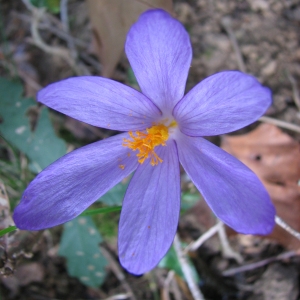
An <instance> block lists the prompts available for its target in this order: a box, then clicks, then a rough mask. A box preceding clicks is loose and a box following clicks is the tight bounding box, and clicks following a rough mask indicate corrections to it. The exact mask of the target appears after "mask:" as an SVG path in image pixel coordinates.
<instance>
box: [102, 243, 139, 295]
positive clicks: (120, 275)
mask: <svg viewBox="0 0 300 300" xmlns="http://www.w3.org/2000/svg"><path fill="white" fill-rule="evenodd" d="M100 248H101V252H102V254H103V255H104V256H105V258H106V259H107V260H108V262H109V266H110V269H111V270H112V271H113V273H114V274H115V276H116V277H117V278H118V280H119V281H120V282H121V284H122V285H123V288H124V289H125V290H126V292H127V294H130V297H131V299H132V300H136V297H135V295H134V293H133V291H132V289H131V287H130V285H129V284H128V283H127V281H126V278H125V275H124V273H123V272H122V270H121V268H120V267H119V265H118V264H117V263H116V261H115V259H114V258H113V257H112V255H111V254H110V253H109V252H108V251H107V250H106V249H105V248H104V247H101V246H100ZM113 299H114V298H113Z"/></svg>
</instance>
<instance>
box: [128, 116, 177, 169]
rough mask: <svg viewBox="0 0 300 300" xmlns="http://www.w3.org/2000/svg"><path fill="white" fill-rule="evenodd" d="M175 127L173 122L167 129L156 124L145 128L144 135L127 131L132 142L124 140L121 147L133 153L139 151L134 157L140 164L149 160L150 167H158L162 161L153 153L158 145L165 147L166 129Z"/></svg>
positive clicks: (167, 134)
mask: <svg viewBox="0 0 300 300" xmlns="http://www.w3.org/2000/svg"><path fill="white" fill-rule="evenodd" d="M175 125H176V123H175V121H173V122H172V123H171V124H170V125H169V126H168V127H167V126H165V125H163V124H158V125H154V126H152V127H150V128H147V129H146V133H145V132H142V131H136V132H135V134H134V133H133V132H132V131H129V135H130V137H131V138H132V141H131V140H129V139H124V140H123V141H124V143H123V146H124V147H128V148H130V149H132V150H133V151H136V150H138V151H139V153H138V154H137V155H136V156H137V157H138V162H139V163H140V164H142V163H144V161H145V160H146V159H147V158H150V159H151V160H150V164H151V165H152V166H155V165H158V163H161V162H162V161H163V160H162V159H161V158H160V157H159V156H158V155H157V154H156V153H155V151H154V149H155V147H157V146H160V145H161V146H166V141H167V140H168V138H169V131H168V128H169V127H170V126H175Z"/></svg>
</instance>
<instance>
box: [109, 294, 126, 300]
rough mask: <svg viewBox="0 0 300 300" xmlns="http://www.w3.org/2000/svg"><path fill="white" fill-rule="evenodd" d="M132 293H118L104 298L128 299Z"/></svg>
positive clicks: (114, 299)
mask: <svg viewBox="0 0 300 300" xmlns="http://www.w3.org/2000/svg"><path fill="white" fill-rule="evenodd" d="M130 296H131V295H130V294H128V293H127V294H118V295H114V296H111V297H108V298H106V299H104V300H127V299H128V298H130Z"/></svg>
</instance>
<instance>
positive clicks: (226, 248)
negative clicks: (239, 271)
mask: <svg viewBox="0 0 300 300" xmlns="http://www.w3.org/2000/svg"><path fill="white" fill-rule="evenodd" d="M218 234H219V238H220V242H221V245H222V253H223V256H224V257H226V258H233V259H235V260H236V261H237V262H238V263H240V264H241V263H242V262H243V257H242V256H241V255H240V254H239V253H238V252H236V251H234V250H233V249H232V248H231V246H230V244H229V242H228V238H227V234H226V232H225V227H224V224H222V226H221V227H219V231H218Z"/></svg>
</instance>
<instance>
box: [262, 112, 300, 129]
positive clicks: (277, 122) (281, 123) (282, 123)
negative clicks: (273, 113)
mask: <svg viewBox="0 0 300 300" xmlns="http://www.w3.org/2000/svg"><path fill="white" fill-rule="evenodd" d="M258 121H261V122H265V123H269V124H273V125H277V126H279V127H282V128H285V129H289V130H292V131H295V132H299V133H300V126H297V125H294V124H291V123H288V122H285V121H281V120H277V119H274V118H270V117H266V116H263V117H260V118H259V119H258Z"/></svg>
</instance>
